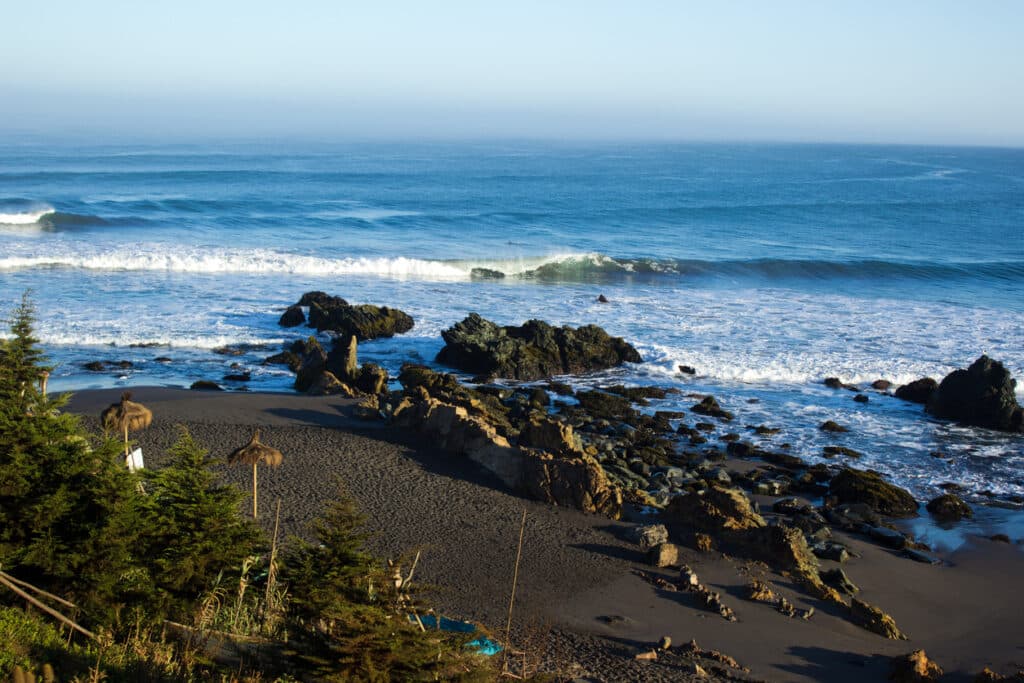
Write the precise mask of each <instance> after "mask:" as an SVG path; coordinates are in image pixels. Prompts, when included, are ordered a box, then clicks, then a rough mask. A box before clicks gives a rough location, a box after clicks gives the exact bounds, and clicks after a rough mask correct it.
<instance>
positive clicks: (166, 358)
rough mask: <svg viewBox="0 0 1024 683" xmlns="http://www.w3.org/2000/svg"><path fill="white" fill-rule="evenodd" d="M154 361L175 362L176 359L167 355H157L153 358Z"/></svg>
mask: <svg viewBox="0 0 1024 683" xmlns="http://www.w3.org/2000/svg"><path fill="white" fill-rule="evenodd" d="M153 362H154V363H173V362H174V361H173V360H171V359H170V358H168V357H167V356H157V357H156V358H154V359H153Z"/></svg>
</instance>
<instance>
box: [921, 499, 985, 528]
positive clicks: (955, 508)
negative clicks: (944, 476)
mask: <svg viewBox="0 0 1024 683" xmlns="http://www.w3.org/2000/svg"><path fill="white" fill-rule="evenodd" d="M926 507H927V509H928V512H930V513H931V514H932V517H935V519H937V520H939V521H942V522H959V521H960V520H961V519H963V518H964V517H967V518H970V517H973V516H974V511H973V510H971V506H970V505H968V504H967V503H965V502H964V501H963V499H961V498H960V496H958V495H956V494H955V493H946V494H943V495H941V496H939V497H938V498H933V499H932V500H930V501H928V505H927V506H926Z"/></svg>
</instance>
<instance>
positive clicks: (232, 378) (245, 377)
mask: <svg viewBox="0 0 1024 683" xmlns="http://www.w3.org/2000/svg"><path fill="white" fill-rule="evenodd" d="M251 379H252V375H251V374H250V373H248V372H239V373H235V374H231V375H224V381H225V382H248V381H249V380H251Z"/></svg>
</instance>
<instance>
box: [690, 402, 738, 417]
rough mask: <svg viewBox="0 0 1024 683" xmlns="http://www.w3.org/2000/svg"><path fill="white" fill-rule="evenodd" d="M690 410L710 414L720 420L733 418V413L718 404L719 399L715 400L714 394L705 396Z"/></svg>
mask: <svg viewBox="0 0 1024 683" xmlns="http://www.w3.org/2000/svg"><path fill="white" fill-rule="evenodd" d="M690 410H692V411H693V412H695V413H698V414H700V415H709V416H711V417H716V418H718V419H720V420H725V421H726V422H728V421H730V420H732V418H733V414H732V413H730V412H729V411H728V410H723V409H722V406H720V405H718V401H717V400H715V397H714V396H705V397H704V399H703V400H702V401H701V402H700V403H698V404H697V405H695V406H693V407H692V408H691V409H690Z"/></svg>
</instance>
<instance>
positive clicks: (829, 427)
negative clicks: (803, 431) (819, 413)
mask: <svg viewBox="0 0 1024 683" xmlns="http://www.w3.org/2000/svg"><path fill="white" fill-rule="evenodd" d="M818 429H820V430H821V431H823V432H832V433H835V434H841V433H843V432H848V431H850V430H849V429H847V428H846V427H844V426H842V425H841V424H837V423H836V422H834V421H832V420H825V421H824V422H822V423H821V426H820V427H818Z"/></svg>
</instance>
